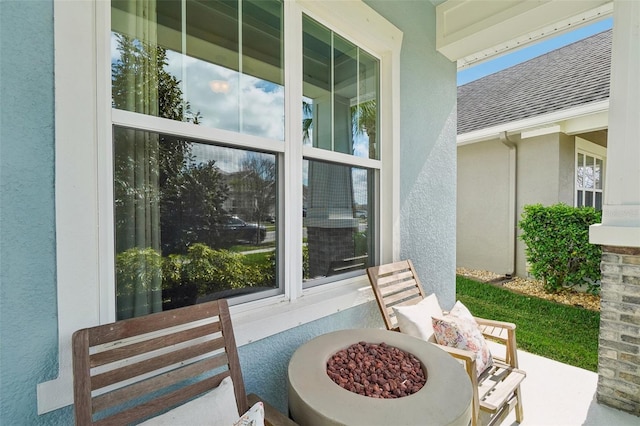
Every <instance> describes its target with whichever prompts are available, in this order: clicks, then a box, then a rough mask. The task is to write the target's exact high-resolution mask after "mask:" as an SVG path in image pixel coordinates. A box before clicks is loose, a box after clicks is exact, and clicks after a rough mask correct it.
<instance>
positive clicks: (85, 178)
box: [37, 0, 402, 414]
mask: <svg viewBox="0 0 640 426" xmlns="http://www.w3.org/2000/svg"><path fill="white" fill-rule="evenodd" d="M302 13H305V14H307V15H309V16H310V17H311V18H313V19H315V20H317V21H319V22H320V23H322V24H323V25H326V26H327V27H329V28H330V29H332V30H334V31H336V32H337V33H339V34H340V35H342V36H343V37H346V38H348V39H350V40H351V41H353V42H354V43H355V44H357V45H359V46H360V47H362V48H364V49H365V50H367V51H369V52H371V53H373V54H375V55H376V56H377V57H379V58H380V60H381V69H380V108H379V111H380V131H381V132H380V140H381V152H380V158H381V159H382V161H377V160H362V159H357V160H354V159H350V161H349V163H352V164H360V165H362V166H366V167H372V166H373V168H379V179H380V183H379V186H378V187H379V191H380V193H379V197H378V198H379V200H380V202H379V205H378V206H376V209H377V210H378V211H379V219H378V220H379V222H378V224H377V226H378V229H379V231H378V232H379V234H378V235H379V238H378V241H377V247H378V261H380V262H389V261H392V260H396V259H397V258H398V256H399V225H398V222H399V221H398V218H399V192H400V191H399V138H400V128H399V111H400V108H399V90H400V47H401V43H402V32H401V31H400V30H398V29H397V28H396V27H394V26H393V25H392V24H391V23H389V22H388V21H387V20H386V19H384V18H383V17H382V16H380V15H378V14H377V12H375V11H374V10H373V9H371V8H370V7H369V6H367V5H365V4H364V3H363V2H361V1H349V2H321V1H313V0H285V28H286V29H287V30H288V31H293V32H296V33H298V34H302ZM54 31H55V41H54V43H55V44H54V45H55V92H56V97H55V124H56V142H55V143H56V164H55V168H56V175H55V179H56V182H55V196H56V245H57V247H56V254H57V295H58V298H57V307H58V318H57V320H58V366H59V370H58V377H57V378H55V379H54V380H51V381H48V382H43V383H40V384H38V386H37V400H38V413H39V414H43V413H46V412H49V411H53V410H55V409H58V408H61V407H64V406H67V405H70V404H72V403H73V390H72V389H73V388H72V369H71V335H72V333H73V332H74V331H75V330H77V329H80V328H83V327H88V326H93V325H97V324H101V323H107V322H110V321H114V320H115V294H114V293H115V292H114V291H113V289H114V286H115V284H114V282H115V279H114V253H113V250H114V249H113V247H114V246H113V238H114V237H113V214H112V213H113V180H112V173H113V172H112V153H111V150H112V144H111V127H112V124H114V123H116V124H117V123H126V122H128V120H130V119H135V121H136V127H138V128H144V126H145V125H149V126H150V128H149V130H156V129H158V126H159V125H160V126H165V125H168V124H167V123H165V122H163V123H160V122H157V121H156V120H159V119H157V118H155V117H148V116H143V117H140V116H139V114H135V113H130V112H126V111H112V110H111V104H110V91H111V80H110V37H109V31H110V2H109V1H101V0H94V1H82V2H69V1H66V0H55V1H54ZM287 34H288V33H287ZM301 52H302V41H301V38H296V39H292V38H288V39H286V42H285V64H286V71H285V86H286V102H285V117H286V120H287V122H289V121H291V122H292V123H296V125H287V127H286V131H285V142H284V146H282V142H278V143H276V142H275V141H265V142H266V143H267V144H269V146H270V147H271V148H273V149H274V150H275V151H277V150H278V149H280V150H282V149H284V150H285V152H287V155H286V156H285V161H284V163H285V164H284V168H285V173H287V175H286V178H285V179H283V181H284V182H281V187H280V191H281V194H282V195H283V198H284V200H286V202H287V204H288V205H300V206H302V167H301V164H302V156H303V154H304V153H305V152H306V151H305V150H307V149H312V148H304V149H303V147H302V144H301V143H299V138H298V137H294V136H297V135H301V134H302V127H301V126H302V125H301V123H302V112H301V108H300V107H299V105H300V100H301V99H302V84H294V83H295V82H296V81H301V75H302V57H301ZM145 123H147V124H145ZM168 126H170V127H173V126H176V128H177V127H180V126H186V125H185V124H184V123H180V122H175V123H171V124H170V125H168ZM160 128H162V127H160ZM181 130H184V131H186V132H192V133H193V136H194V137H197V138H202V137H203V136H202V135H199V134H198V132H201V131H202V132H207V135H206V137H205V139H207V140H215V139H216V138H218V139H217V140H219V141H224V140H225V139H224V138H225V137H229V136H230V135H229V134H227V133H225V132H224V131H222V130H212V129H194V128H193V127H189V128H188V129H187V127H184V128H181ZM214 134H215V136H214V137H213V138H212V135H214ZM233 137H234V138H235V139H237V137H238V136H237V135H233ZM262 147H264V146H262ZM309 154H313V157H315V158H326V159H329V160H337V161H340V160H341V159H340V155H338V154H336V153H331V152H327V153H317V152H313V153H309ZM334 157H335V158H334ZM343 160H344V159H343ZM351 160H354V161H351ZM341 162H343V161H341ZM359 162H360V163H359ZM282 220H283V222H281V231H280V232H281V234H280V235H281V239H282V238H287V241H288V243H287V244H284V245H283V248H284V250H283V253H282V255H283V258H285V259H288V260H287V262H286V263H285V267H284V268H283V269H284V270H283V274H284V277H283V282H286V283H289V284H288V285H287V286H285V292H284V294H282V295H279V296H274V297H268V298H265V299H260V300H256V301H253V302H248V303H244V304H240V305H237V306H233V307H232V315H233V319H234V329H235V331H236V339H237V343H238V345H243V344H247V343H250V342H252V341H255V340H258V339H262V338H264V337H268V336H270V335H273V334H276V333H279V332H282V331H285V330H288V329H290V328H293V327H295V326H298V325H301V324H304V323H307V322H310V321H313V320H316V319H319V318H322V317H325V316H328V315H331V314H333V313H336V312H339V311H341V310H344V309H348V308H351V307H354V306H357V305H359V304H362V303H365V302H367V301H369V300H371V299H372V296H371V292H370V290H369V284H368V281H367V279H366V277H365V276H359V277H354V278H350V279H346V280H342V281H338V282H335V283H330V284H326V285H322V286H317V287H312V288H309V289H304V290H303V288H302V277H301V274H300V271H301V270H302V256H301V255H300V253H301V252H302V215H295V214H289V215H286V218H284V219H282ZM298 237H299V238H298ZM265 318H268V321H265Z"/></svg>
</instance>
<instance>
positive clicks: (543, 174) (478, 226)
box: [456, 133, 575, 276]
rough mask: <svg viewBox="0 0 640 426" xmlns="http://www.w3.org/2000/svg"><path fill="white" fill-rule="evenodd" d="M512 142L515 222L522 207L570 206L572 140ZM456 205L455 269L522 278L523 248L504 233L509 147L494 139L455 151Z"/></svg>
mask: <svg viewBox="0 0 640 426" xmlns="http://www.w3.org/2000/svg"><path fill="white" fill-rule="evenodd" d="M511 139H514V140H515V141H516V147H517V148H516V150H517V151H516V152H517V156H516V192H517V195H516V201H515V203H516V206H517V207H516V210H515V215H516V220H517V221H519V220H520V219H521V217H522V212H523V206H525V205H527V204H536V203H541V204H543V205H552V204H556V203H560V202H562V203H566V204H569V205H573V187H574V182H573V179H574V177H573V176H574V162H575V142H574V139H575V138H574V137H573V136H568V135H565V134H560V133H553V134H548V135H542V136H536V137H532V138H527V139H524V140H520V139H519V138H517V137H512V138H511ZM457 202H458V206H457V207H458V210H457V211H458V212H457V238H456V242H457V247H456V255H457V258H456V265H457V267H464V268H472V269H483V270H488V271H492V272H495V273H498V274H508V273H511V272H513V270H514V266H515V275H518V276H527V272H526V257H525V245H524V243H523V242H522V241H521V240H520V239H519V238H516V241H515V242H514V241H513V232H512V230H510V229H509V223H510V221H509V215H510V212H511V211H512V210H511V209H510V208H509V207H510V203H511V201H510V194H509V148H507V147H506V146H505V145H504V144H502V142H501V141H500V140H499V139H498V138H496V139H494V140H490V141H485V142H478V143H474V144H470V145H462V146H459V147H458V195H457ZM516 228H517V223H516ZM517 235H518V237H519V235H520V232H519V229H517ZM513 244H516V251H515V259H514V258H513V255H512V254H511V253H512V252H511V250H510V249H511V247H512V245H513Z"/></svg>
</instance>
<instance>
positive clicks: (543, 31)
mask: <svg viewBox="0 0 640 426" xmlns="http://www.w3.org/2000/svg"><path fill="white" fill-rule="evenodd" d="M612 10H613V1H612V0H581V1H563V0H546V1H529V0H508V1H504V0H447V1H445V2H443V3H441V4H438V5H437V6H436V49H437V50H438V51H439V52H440V53H442V54H443V55H445V56H446V57H447V58H449V59H450V60H452V61H457V63H458V68H464V67H466V66H469V65H471V64H475V63H477V62H481V61H484V60H487V59H490V58H493V57H495V56H499V55H501V54H503V53H505V52H507V51H510V50H514V49H519V48H521V47H524V46H526V45H528V44H529V43H531V42H534V41H538V40H541V39H543V38H547V37H549V36H552V35H557V34H559V33H562V32H566V31H569V30H572V29H575V28H576V27H579V26H581V25H584V24H587V23H590V22H592V21H595V20H598V19H602V18H604V17H606V16H609V15H610V14H611V13H612Z"/></svg>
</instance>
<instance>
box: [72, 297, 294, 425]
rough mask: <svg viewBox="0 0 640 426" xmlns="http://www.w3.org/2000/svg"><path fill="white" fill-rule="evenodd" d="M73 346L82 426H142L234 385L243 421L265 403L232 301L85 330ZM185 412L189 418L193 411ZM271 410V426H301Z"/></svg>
mask: <svg viewBox="0 0 640 426" xmlns="http://www.w3.org/2000/svg"><path fill="white" fill-rule="evenodd" d="M72 340H73V391H74V403H75V419H76V424H78V425H92V424H100V425H102V424H108V425H125V424H132V423H133V424H135V423H138V422H140V421H141V420H145V419H148V418H150V417H151V418H152V417H154V416H156V415H158V414H162V413H164V412H166V411H168V410H169V411H171V410H173V409H174V408H175V407H177V406H180V405H182V404H184V403H187V402H188V401H190V400H191V402H188V403H189V404H192V402H193V401H194V398H195V399H197V397H198V396H201V395H203V394H205V393H206V392H207V391H209V390H212V389H215V388H217V387H218V386H219V385H220V383H221V382H222V380H223V379H225V378H226V377H231V380H232V382H233V388H234V393H235V402H236V405H237V410H238V414H239V415H240V416H242V415H243V413H245V412H247V410H248V409H249V408H250V406H251V405H253V404H254V403H256V402H257V401H258V400H259V398H258V397H257V396H256V395H253V394H252V395H249V396H247V395H246V394H245V387H244V381H243V379H242V372H241V370H240V360H239V358H238V351H237V348H236V342H235V338H234V335H233V328H232V326H231V317H230V315H229V307H228V305H227V301H226V300H216V301H213V302H208V303H203V304H198V305H193V306H187V307H184V308H179V309H174V310H169V311H165V312H159V313H155V314H151V315H146V316H143V317H139V318H132V319H127V320H124V321H118V322H115V323H111V324H105V325H100V326H97V327H91V328H85V329H82V330H78V331H76V332H75V333H74V334H73V339H72ZM228 388H229V387H227V388H226V389H228ZM209 395H213V393H210V394H209ZM216 395H217V394H216ZM227 395H228V400H233V399H234V398H233V396H232V395H231V394H230V393H229V392H228V393H227ZM204 401H206V404H201V405H205V408H209V407H212V406H213V405H214V404H210V402H211V399H206V400H205V399H202V400H200V401H196V402H201V403H202V402H204ZM213 402H214V403H219V400H216V401H213ZM263 403H264V402H263ZM223 406H224V407H228V405H223ZM185 407H187V409H183V412H184V411H189V409H190V408H191V407H190V406H185ZM264 410H265V424H268V425H295V423H294V422H293V421H292V420H290V419H289V418H288V417H286V416H285V415H283V414H282V413H280V412H279V411H277V410H276V409H274V408H273V407H271V406H269V405H268V404H266V403H264ZM201 411H205V410H198V411H197V412H201ZM211 411H212V410H211ZM176 412H177V411H174V413H176ZM189 412H190V413H193V412H196V410H193V411H189ZM203 415H205V414H204V413H203ZM209 415H211V414H209ZM203 420H206V421H207V423H211V421H212V420H215V419H211V418H209V419H206V418H205V419H203ZM177 422H178V423H180V422H179V420H178V421H177ZM182 423H184V422H182Z"/></svg>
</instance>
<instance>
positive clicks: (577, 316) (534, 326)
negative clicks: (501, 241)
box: [456, 276, 600, 371]
mask: <svg viewBox="0 0 640 426" xmlns="http://www.w3.org/2000/svg"><path fill="white" fill-rule="evenodd" d="M456 294H457V297H458V299H459V300H460V301H461V302H462V303H464V305H465V306H467V308H469V310H470V311H471V313H473V315H475V316H478V317H482V318H489V319H494V320H500V321H508V322H513V323H515V324H516V326H517V329H516V338H517V343H518V348H519V349H522V350H525V351H527V352H530V353H533V354H536V355H540V356H543V357H545V358H550V359H554V360H556V361H560V362H563V363H565V364H570V365H574V366H576V367H580V368H584V369H586V370H590V371H597V368H598V327H599V325H600V312H597V311H590V310H587V309H583V308H578V307H574V306H569V305H562V304H559V303H555V302H551V301H548V300H543V299H538V298H536V297H531V296H527V295H522V294H517V293H514V292H512V291H509V290H506V289H503V288H499V287H495V286H492V285H490V284H484V283H479V282H477V281H474V280H471V279H468V278H465V277H461V276H458V277H456Z"/></svg>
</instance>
